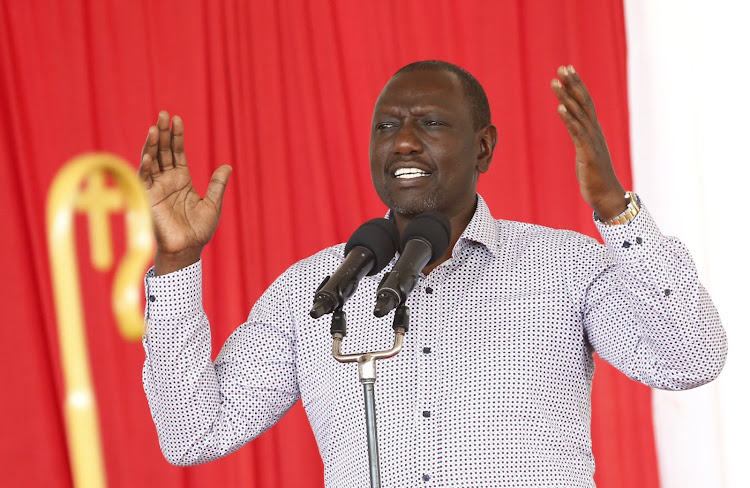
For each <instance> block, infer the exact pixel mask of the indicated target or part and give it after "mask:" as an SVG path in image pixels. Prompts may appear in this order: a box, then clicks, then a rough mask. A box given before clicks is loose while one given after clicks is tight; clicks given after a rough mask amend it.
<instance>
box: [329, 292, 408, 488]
mask: <svg viewBox="0 0 750 488" xmlns="http://www.w3.org/2000/svg"><path fill="white" fill-rule="evenodd" d="M408 330H409V308H408V307H407V306H406V305H403V304H402V305H399V307H398V308H396V313H395V316H394V317H393V331H394V333H395V337H394V340H393V347H391V348H390V349H388V350H386V351H373V352H363V353H360V354H342V353H341V342H342V340H343V339H344V336H346V313H344V311H343V310H342V309H341V307H339V308H338V309H336V310H335V311H334V312H333V318H332V319H331V335H332V336H333V357H334V358H335V359H336V361H338V362H340V363H354V362H356V363H357V366H358V368H357V369H358V370H359V381H360V383H362V388H363V389H364V394H365V421H366V424H367V455H368V458H369V460H370V487H371V488H380V456H379V454H378V429H377V422H376V419H375V379H376V378H375V376H376V374H375V361H376V360H377V359H384V358H390V357H393V356H395V355H396V354H398V353H399V352H400V351H401V348H402V346H403V345H404V334H406V332H407V331H408Z"/></svg>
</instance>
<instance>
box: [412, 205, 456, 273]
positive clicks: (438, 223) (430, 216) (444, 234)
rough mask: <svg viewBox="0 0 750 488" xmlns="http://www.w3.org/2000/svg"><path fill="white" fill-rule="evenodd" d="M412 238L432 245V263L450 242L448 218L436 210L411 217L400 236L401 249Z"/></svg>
mask: <svg viewBox="0 0 750 488" xmlns="http://www.w3.org/2000/svg"><path fill="white" fill-rule="evenodd" d="M412 239H422V240H424V241H427V242H428V243H429V244H430V247H432V258H430V261H429V262H428V263H427V264H432V263H434V262H435V261H437V260H438V259H440V257H441V256H442V255H443V254H445V251H447V250H448V246H449V245H450V243H451V223H450V222H449V221H448V218H447V217H446V216H445V215H443V214H441V213H440V212H438V211H436V210H430V211H429V212H424V213H421V214H419V215H417V216H416V217H414V219H412V221H411V222H409V224H408V225H407V226H406V229H404V234H403V235H402V236H401V249H403V248H404V247H406V243H407V242H409V241H410V240H412Z"/></svg>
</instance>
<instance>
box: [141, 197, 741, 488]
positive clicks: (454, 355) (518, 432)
mask: <svg viewBox="0 0 750 488" xmlns="http://www.w3.org/2000/svg"><path fill="white" fill-rule="evenodd" d="M598 227H599V231H600V232H601V234H602V237H603V239H604V241H605V243H606V245H601V244H599V243H598V242H596V241H595V240H594V239H591V238H589V237H586V236H583V235H580V234H577V233H575V232H571V231H565V230H553V229H549V228H545V227H540V226H536V225H531V224H525V223H518V222H511V221H505V220H495V219H494V218H492V216H491V215H490V212H489V210H488V208H487V206H486V204H485V202H484V201H483V200H482V198H481V197H479V198H478V204H477V209H476V211H475V214H474V217H473V219H472V220H471V222H470V223H469V225H468V227H467V228H466V229H465V231H464V233H463V235H462V236H461V238H460V239H459V241H458V243H457V244H456V246H455V247H454V249H453V252H452V257H451V259H449V260H448V261H447V262H445V263H443V264H441V265H440V266H438V267H437V268H436V269H434V270H433V271H432V272H431V273H429V274H428V275H427V276H421V277H420V280H419V283H418V284H417V286H416V287H415V289H414V291H413V292H412V293H411V295H410V296H409V298H408V301H407V305H408V306H409V307H410V308H411V328H410V330H409V332H408V333H407V334H406V339H405V343H404V348H403V351H402V352H401V353H400V354H398V355H397V356H395V357H393V358H390V359H385V360H381V361H379V362H378V379H377V383H376V397H377V398H376V412H377V424H378V436H379V445H380V464H381V468H380V470H381V479H382V485H383V487H384V488H386V487H387V488H403V487H432V486H456V487H484V486H486V487H525V486H534V487H538V486H548V487H552V486H555V487H557V486H560V487H563V486H564V487H591V486H594V481H593V473H594V459H593V455H592V452H591V435H590V419H591V403H590V393H591V382H592V377H593V374H594V362H593V357H592V355H593V353H594V352H597V353H598V354H599V355H600V356H601V357H602V358H603V359H605V360H606V361H608V362H609V363H611V364H612V365H614V366H615V367H616V368H617V369H619V370H620V371H622V372H623V373H625V374H626V375H628V376H629V377H630V378H632V379H634V380H637V381H641V382H643V383H645V384H647V385H650V386H652V387H655V388H665V389H670V390H682V389H687V388H693V387H696V386H699V385H701V384H703V383H706V382H708V381H711V380H712V379H713V378H715V377H716V376H717V375H718V374H719V372H720V371H721V369H722V367H723V364H724V360H725V358H726V337H725V333H724V330H723V328H722V326H721V323H720V321H719V317H718V314H717V312H716V310H715V308H714V306H713V304H712V302H711V300H710V298H709V296H708V294H707V293H706V291H705V290H704V288H703V287H702V285H701V284H700V283H699V281H698V277H697V274H696V270H695V266H694V265H693V262H692V260H691V258H690V255H689V254H688V252H687V250H686V249H685V248H684V246H683V245H682V244H681V243H680V242H679V241H678V240H677V239H674V238H672V237H665V236H663V235H662V234H661V233H660V232H659V230H658V229H657V227H656V225H655V224H654V222H653V220H652V218H651V217H650V215H649V213H648V210H647V209H646V208H645V206H644V207H642V208H641V211H640V213H639V214H638V215H637V217H636V218H635V219H634V220H633V221H631V222H630V223H628V224H626V225H621V226H612V227H608V226H604V225H601V224H598ZM343 249H344V246H343V244H340V245H337V246H333V247H330V248H328V249H324V250H323V251H320V252H319V253H317V254H315V255H313V256H311V257H309V258H307V259H304V260H302V261H300V262H298V263H296V264H294V265H293V266H291V267H290V268H289V269H288V270H287V271H286V272H284V273H283V274H282V275H281V276H280V277H279V278H278V279H277V280H276V281H275V282H274V283H273V284H272V285H271V286H270V287H269V288H268V290H266V292H265V293H264V294H263V296H262V297H261V298H260V299H259V300H258V302H257V303H256V304H255V306H254V307H253V309H252V311H251V313H250V315H249V317H248V319H247V322H245V323H244V324H242V325H241V326H239V327H238V328H237V329H236V331H235V332H234V333H233V334H232V335H231V337H230V338H229V339H228V340H227V342H226V344H225V345H224V346H223V348H222V350H221V352H220V354H219V355H218V357H217V359H216V361H215V362H212V361H211V337H210V336H211V331H210V327H209V323H208V319H207V318H206V315H205V314H204V312H203V309H202V305H201V265H200V263H196V264H195V265H193V266H190V267H188V268H185V269H184V270H181V271H178V272H175V273H171V274H168V275H164V276H158V277H157V276H154V275H153V271H150V272H149V275H148V276H147V279H146V294H147V301H146V304H147V308H146V321H147V329H146V332H145V334H144V338H143V345H144V347H145V350H146V361H145V365H144V368H143V384H144V388H145V391H146V395H147V397H148V401H149V405H150V407H151V414H152V416H153V419H154V422H155V424H156V429H157V431H158V435H159V440H160V444H161V447H162V451H163V452H164V455H165V456H166V458H167V459H168V460H169V461H170V462H171V463H174V464H178V465H189V464H197V463H203V462H207V461H210V460H212V459H216V458H218V457H221V456H224V455H226V454H228V453H230V452H232V451H234V450H236V449H238V448H239V447H241V446H242V445H244V444H245V443H247V442H249V441H250V440H252V439H254V438H255V437H257V436H258V435H260V434H261V433H262V432H263V431H265V430H266V429H268V428H269V427H271V426H272V425H273V424H274V423H275V422H276V421H277V420H279V418H281V416H282V415H284V413H285V412H286V411H287V410H289V408H291V407H292V405H293V404H294V403H295V402H296V401H297V400H298V399H302V403H303V405H304V408H305V410H306V412H307V416H308V419H309V421H310V424H311V425H312V429H313V431H314V434H315V437H316V440H317V443H318V447H319V449H320V454H321V456H322V459H323V462H324V465H325V482H326V486H327V487H331V488H333V487H341V488H356V487H362V488H366V487H369V486H370V485H369V469H368V458H367V440H366V428H365V413H364V401H363V394H362V387H361V384H360V383H359V380H358V376H357V367H356V365H354V364H351V363H348V364H341V363H339V362H337V361H336V360H334V358H333V357H332V355H331V344H332V339H331V336H330V333H329V326H330V316H329V315H326V316H324V317H323V318H320V319H317V320H314V319H312V318H311V317H310V315H309V310H310V307H311V305H312V297H313V295H314V293H315V289H316V288H317V286H318V284H319V283H320V282H321V280H322V279H323V278H324V277H325V276H326V275H329V274H332V273H333V272H334V271H335V270H336V269H337V268H338V266H339V265H340V264H341V263H342V261H343V259H344V256H343ZM396 259H397V257H396V258H394V260H393V261H392V262H391V263H390V264H389V265H388V266H386V268H385V269H384V270H383V271H382V272H381V273H379V274H378V275H376V276H370V277H365V278H364V279H363V280H362V282H361V283H360V286H359V289H358V290H357V292H356V293H355V295H354V296H353V297H352V298H350V299H349V301H348V302H347V303H346V306H345V307H344V309H345V311H346V312H347V317H348V335H347V337H346V338H345V339H344V342H343V348H342V349H343V352H345V353H348V352H363V351H373V350H379V349H387V348H389V347H390V346H391V345H392V343H393V330H392V328H391V323H392V319H393V312H391V313H390V314H389V315H387V316H386V317H384V318H381V319H377V318H375V317H374V315H373V313H372V310H373V307H374V304H375V292H376V289H377V286H378V283H379V282H380V280H381V278H382V276H383V274H384V273H385V272H386V271H388V270H390V269H391V267H392V266H393V264H394V263H395V260H396Z"/></svg>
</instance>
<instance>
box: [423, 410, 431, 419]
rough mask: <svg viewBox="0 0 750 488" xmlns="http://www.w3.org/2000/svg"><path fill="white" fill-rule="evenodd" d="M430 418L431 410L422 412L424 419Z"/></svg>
mask: <svg viewBox="0 0 750 488" xmlns="http://www.w3.org/2000/svg"><path fill="white" fill-rule="evenodd" d="M429 416H430V411H429V410H425V411H424V412H422V417H425V418H426V417H429Z"/></svg>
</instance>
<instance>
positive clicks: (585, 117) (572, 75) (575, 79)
mask: <svg viewBox="0 0 750 488" xmlns="http://www.w3.org/2000/svg"><path fill="white" fill-rule="evenodd" d="M557 75H558V76H559V77H560V78H559V79H554V80H552V91H553V92H554V94H555V96H556V97H557V99H558V100H559V101H560V104H561V105H562V106H564V107H565V110H566V111H567V112H568V113H569V114H571V115H572V116H573V117H575V118H576V119H577V120H578V122H579V123H580V124H581V125H583V126H584V127H586V128H587V129H592V128H593V125H594V124H596V123H597V119H596V110H595V109H594V102H593V100H592V99H591V95H590V94H589V91H588V89H587V88H586V85H585V84H584V83H583V81H582V80H581V78H580V77H579V76H578V73H576V71H575V69H574V68H573V66H572V65H569V66H560V67H559V68H558V69H557Z"/></svg>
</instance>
